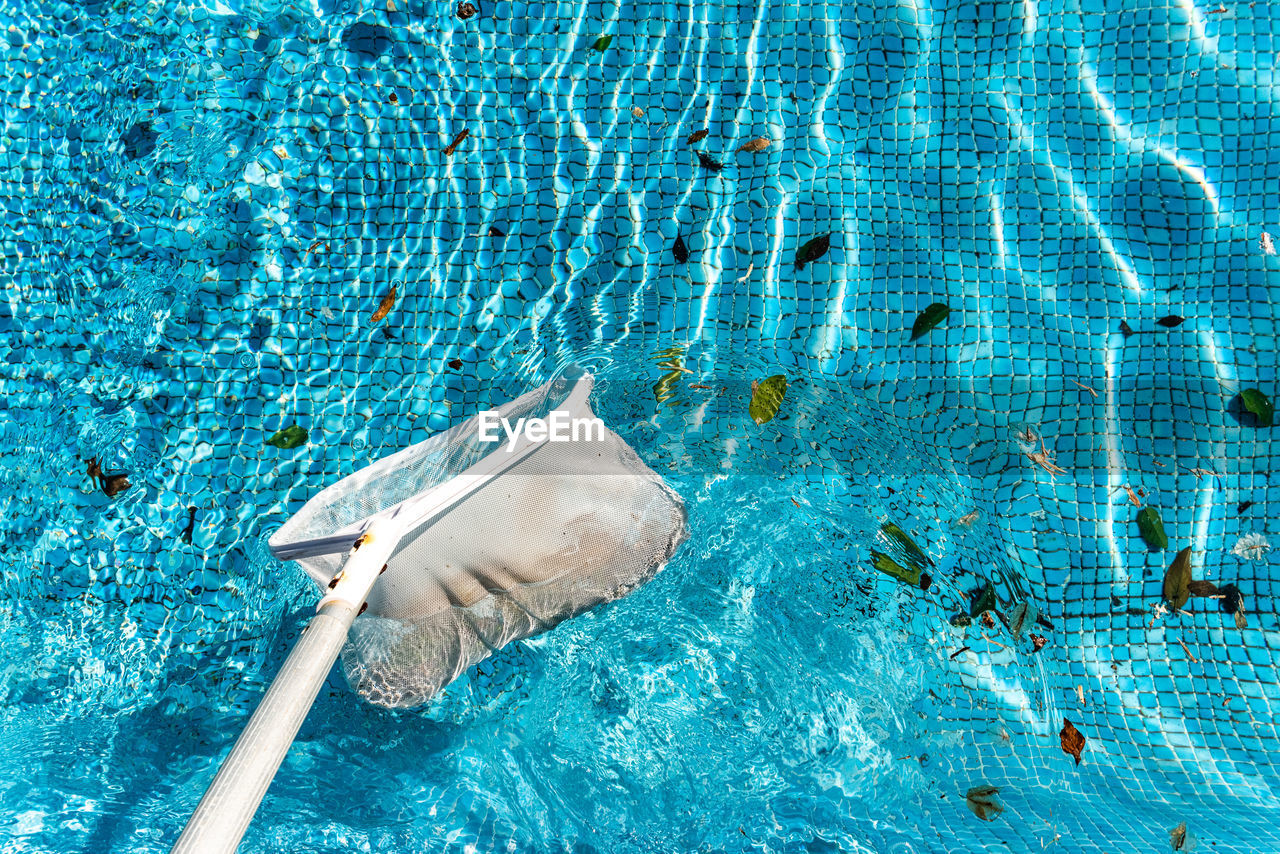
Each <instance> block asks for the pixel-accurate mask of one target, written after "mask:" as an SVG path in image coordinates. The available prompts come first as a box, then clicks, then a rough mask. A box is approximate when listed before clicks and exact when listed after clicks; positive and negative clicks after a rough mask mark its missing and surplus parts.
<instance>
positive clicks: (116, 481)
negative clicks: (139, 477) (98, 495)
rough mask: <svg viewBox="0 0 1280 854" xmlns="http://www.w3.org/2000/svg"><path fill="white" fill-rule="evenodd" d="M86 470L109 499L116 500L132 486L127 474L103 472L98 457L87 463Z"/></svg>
mask: <svg viewBox="0 0 1280 854" xmlns="http://www.w3.org/2000/svg"><path fill="white" fill-rule="evenodd" d="M86 469H87V472H88V475H89V477H91V478H93V479H94V480H95V481H96V482H97V484H98V486H99V487H100V488H101V489H102V491H103V492H105V493H106V494H107V497H108V498H115V497H116V496H117V495H119V494H120V493H121V492H124V491H125V490H126V489H128V488H129V486H130V485H131V484H130V483H129V475H128V474H126V473H125V472H110V473H105V472H103V471H102V465H101V463H99V462H98V458H97V457H93V458H92V459H90V460H88V461H87V463H86Z"/></svg>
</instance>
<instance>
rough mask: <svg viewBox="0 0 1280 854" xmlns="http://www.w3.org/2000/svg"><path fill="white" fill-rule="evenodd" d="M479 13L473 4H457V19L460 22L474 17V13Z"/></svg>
mask: <svg viewBox="0 0 1280 854" xmlns="http://www.w3.org/2000/svg"><path fill="white" fill-rule="evenodd" d="M479 11H480V10H479V9H477V8H476V7H475V4H474V3H465V2H464V3H459V4H458V18H459V19H460V20H463V21H465V20H467V19H468V18H470V17H471V16H473V15H475V13H476V12H479Z"/></svg>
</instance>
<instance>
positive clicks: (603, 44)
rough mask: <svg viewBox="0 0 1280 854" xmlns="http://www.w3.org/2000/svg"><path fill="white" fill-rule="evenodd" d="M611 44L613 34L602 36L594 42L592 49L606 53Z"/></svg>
mask: <svg viewBox="0 0 1280 854" xmlns="http://www.w3.org/2000/svg"><path fill="white" fill-rule="evenodd" d="M611 44H613V36H601V37H600V38H598V39H596V40H595V42H593V43H592V45H591V49H592V50H594V51H598V52H600V53H604V52H605V50H606V49H607V48H608V47H609V45H611Z"/></svg>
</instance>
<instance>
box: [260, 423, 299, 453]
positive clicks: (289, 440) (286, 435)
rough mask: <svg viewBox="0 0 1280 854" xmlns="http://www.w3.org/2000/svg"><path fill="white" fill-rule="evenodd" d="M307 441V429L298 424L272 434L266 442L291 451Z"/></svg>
mask: <svg viewBox="0 0 1280 854" xmlns="http://www.w3.org/2000/svg"><path fill="white" fill-rule="evenodd" d="M306 443H307V431H306V430H305V429H303V428H302V427H299V426H298V425H297V424H293V425H290V426H289V427H286V428H284V429H283V430H277V431H276V432H275V433H273V434H271V438H270V439H268V440H267V441H266V444H268V445H273V446H275V447H277V448H281V449H283V450H286V451H289V450H293V449H294V448H297V447H299V446H301V445H305V444H306Z"/></svg>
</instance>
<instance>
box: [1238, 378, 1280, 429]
mask: <svg viewBox="0 0 1280 854" xmlns="http://www.w3.org/2000/svg"><path fill="white" fill-rule="evenodd" d="M1240 399H1241V400H1242V401H1244V408H1245V409H1247V410H1249V411H1250V412H1252V413H1253V414H1254V416H1255V417H1256V418H1257V419H1258V423H1259V424H1260V425H1261V426H1263V427H1270V426H1271V425H1272V424H1273V423H1274V421H1275V415H1276V408H1275V407H1274V406H1272V405H1271V401H1270V399H1268V397H1267V396H1266V395H1265V394H1263V393H1262V392H1260V391H1258V390H1257V389H1256V388H1247V389H1245V390H1244V391H1242V392H1240Z"/></svg>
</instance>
